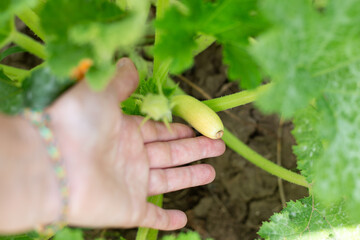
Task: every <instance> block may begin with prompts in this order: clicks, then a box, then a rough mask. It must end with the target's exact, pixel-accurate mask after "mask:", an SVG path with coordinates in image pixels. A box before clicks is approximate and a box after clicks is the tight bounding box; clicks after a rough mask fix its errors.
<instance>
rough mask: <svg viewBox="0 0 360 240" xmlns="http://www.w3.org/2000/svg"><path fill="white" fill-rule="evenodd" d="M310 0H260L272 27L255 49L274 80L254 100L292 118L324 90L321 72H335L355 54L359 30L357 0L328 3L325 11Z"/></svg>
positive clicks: (265, 109) (266, 107) (269, 111)
mask: <svg viewBox="0 0 360 240" xmlns="http://www.w3.org/2000/svg"><path fill="white" fill-rule="evenodd" d="M312 2H314V1H285V2H283V3H281V4H278V1H276V0H267V1H263V5H262V10H263V13H264V14H266V15H267V16H268V18H269V19H270V20H272V22H273V24H274V27H273V28H272V30H271V31H268V32H267V33H266V34H263V35H261V36H260V37H259V39H258V41H257V43H256V44H254V47H253V53H254V55H255V57H256V58H257V60H258V61H259V63H261V65H262V66H263V67H264V69H265V70H266V72H267V73H268V74H269V75H270V77H271V80H272V81H273V83H274V85H273V87H272V88H270V89H269V91H268V92H267V93H266V94H264V96H263V97H261V98H260V100H259V101H258V105H259V107H260V108H261V109H262V110H263V111H265V112H267V113H273V112H278V113H281V114H282V115H283V116H284V117H286V118H289V117H291V116H293V115H294V113H295V112H296V111H297V110H298V109H301V108H305V107H306V106H307V105H308V103H309V102H310V100H311V99H313V98H315V97H318V96H319V94H320V93H321V92H322V89H323V88H324V85H325V84H326V82H327V81H329V78H327V77H325V76H324V74H325V73H327V72H328V71H330V72H333V71H334V73H335V74H336V71H337V69H338V68H341V67H342V65H347V63H348V62H351V61H355V59H356V58H357V57H358V56H359V55H358V52H359V50H358V46H359V44H360V39H359V31H360V30H359V28H357V26H355V25H354V24H353V23H354V22H358V21H360V18H359V14H357V12H356V11H355V9H359V7H360V6H359V1H356V0H353V1H346V4H344V2H343V1H339V0H337V1H336V0H334V1H328V4H327V5H326V8H325V10H323V11H320V10H318V9H317V8H316V6H314V5H313V4H312ZM349 19H351V20H349ZM329 26H330V27H329Z"/></svg>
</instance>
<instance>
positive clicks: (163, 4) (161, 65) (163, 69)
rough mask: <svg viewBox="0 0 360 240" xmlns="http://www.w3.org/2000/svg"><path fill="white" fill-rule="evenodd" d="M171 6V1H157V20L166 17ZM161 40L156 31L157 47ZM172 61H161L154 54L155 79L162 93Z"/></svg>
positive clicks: (159, 34)
mask: <svg viewBox="0 0 360 240" xmlns="http://www.w3.org/2000/svg"><path fill="white" fill-rule="evenodd" d="M168 6H169V0H157V3H156V19H160V18H162V17H163V16H164V14H165V10H166V8H167V7H168ZM160 39H161V33H160V32H159V30H158V29H155V46H156V45H157V43H158V42H159V41H160ZM170 64H171V60H164V59H160V57H159V56H158V54H156V52H155V54H154V74H153V77H154V78H155V79H156V80H157V83H158V87H159V91H160V93H161V92H162V86H163V84H164V83H165V82H166V79H167V76H168V73H169V69H170Z"/></svg>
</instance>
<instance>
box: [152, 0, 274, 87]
mask: <svg viewBox="0 0 360 240" xmlns="http://www.w3.org/2000/svg"><path fill="white" fill-rule="evenodd" d="M155 25H156V27H157V28H158V29H159V30H160V34H161V37H160V39H159V42H158V44H157V45H156V46H155V49H154V50H155V53H157V54H158V56H160V58H162V59H164V60H167V59H171V60H172V63H171V66H170V68H171V72H173V73H179V72H181V71H183V70H185V69H186V68H189V67H190V66H191V65H192V64H193V52H194V51H195V50H196V49H197V43H196V38H197V37H198V36H199V34H206V35H209V36H213V37H215V38H216V39H217V41H218V42H219V43H220V44H223V45H224V62H225V63H226V64H227V65H229V77H230V79H232V80H241V86H243V87H246V88H249V87H255V86H256V85H258V84H259V83H260V82H261V80H262V78H261V77H262V75H261V72H259V67H258V66H257V64H256V63H255V62H254V60H253V59H252V58H251V57H250V56H249V54H248V53H247V49H246V48H247V45H248V38H249V37H250V36H256V35H257V34H258V33H259V32H261V31H262V30H263V29H264V28H265V27H266V26H267V24H266V23H265V21H264V20H263V17H262V16H261V15H260V14H259V13H258V11H257V1H248V0H218V1H203V0H186V1H183V2H182V3H181V5H179V4H176V5H173V6H172V7H170V8H169V9H168V10H167V11H166V13H165V16H164V17H163V18H162V19H159V20H158V21H157V22H156V23H155Z"/></svg>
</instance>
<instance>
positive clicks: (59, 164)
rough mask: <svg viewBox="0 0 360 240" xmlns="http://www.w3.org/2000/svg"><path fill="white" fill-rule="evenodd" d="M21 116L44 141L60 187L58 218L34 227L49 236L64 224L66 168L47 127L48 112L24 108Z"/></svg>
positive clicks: (66, 191) (66, 186)
mask: <svg viewBox="0 0 360 240" xmlns="http://www.w3.org/2000/svg"><path fill="white" fill-rule="evenodd" d="M22 116H23V118H25V119H27V120H28V121H30V122H31V123H32V124H33V125H34V126H35V127H36V128H37V129H38V131H39V133H40V136H41V138H42V139H43V141H44V143H45V146H46V150H47V153H48V155H49V156H50V159H51V162H52V165H53V167H54V170H55V174H56V177H57V179H58V184H59V187H60V195H61V204H62V208H61V214H60V216H59V218H58V219H57V221H56V222H55V223H53V224H50V225H46V226H38V227H37V229H36V231H38V233H39V234H41V235H43V236H47V237H50V236H53V235H54V234H55V233H56V232H57V231H59V230H61V229H62V228H63V227H65V226H66V217H67V213H68V205H69V189H68V184H67V174H66V169H65V166H64V161H63V158H62V156H61V153H60V151H59V149H58V148H57V144H56V140H55V138H54V134H53V132H52V131H51V129H50V128H49V127H48V126H49V123H50V120H51V119H50V116H49V114H47V113H44V112H42V111H35V110H31V109H25V110H24V111H23V113H22Z"/></svg>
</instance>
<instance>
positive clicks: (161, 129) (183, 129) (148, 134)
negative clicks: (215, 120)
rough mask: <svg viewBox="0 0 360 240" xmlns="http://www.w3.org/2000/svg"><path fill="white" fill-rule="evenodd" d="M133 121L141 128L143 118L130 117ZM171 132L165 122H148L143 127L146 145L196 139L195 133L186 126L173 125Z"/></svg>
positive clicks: (171, 125) (142, 132)
mask: <svg viewBox="0 0 360 240" xmlns="http://www.w3.org/2000/svg"><path fill="white" fill-rule="evenodd" d="M129 117H130V118H131V120H132V121H136V122H137V124H138V125H139V126H141V123H142V121H143V120H144V118H143V117H140V116H129ZM170 128H171V131H169V129H168V128H167V127H166V125H165V124H164V123H163V122H157V121H153V120H149V121H146V122H145V123H144V124H143V125H142V126H141V127H140V130H141V135H142V136H143V140H144V143H150V142H155V141H170V140H175V139H181V138H189V137H194V136H195V133H194V131H193V130H192V129H191V128H190V127H189V126H186V125H184V124H180V123H171V124H170Z"/></svg>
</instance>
